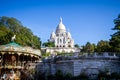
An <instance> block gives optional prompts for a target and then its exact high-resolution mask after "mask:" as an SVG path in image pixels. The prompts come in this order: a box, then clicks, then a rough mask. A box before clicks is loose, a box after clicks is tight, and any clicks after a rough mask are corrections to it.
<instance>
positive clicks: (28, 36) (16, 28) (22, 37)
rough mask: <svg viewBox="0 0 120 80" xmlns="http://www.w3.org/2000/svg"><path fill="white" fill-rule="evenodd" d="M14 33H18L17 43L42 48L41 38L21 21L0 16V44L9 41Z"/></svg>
mask: <svg viewBox="0 0 120 80" xmlns="http://www.w3.org/2000/svg"><path fill="white" fill-rule="evenodd" d="M14 34H15V35H16V40H15V42H16V43H18V44H20V45H22V46H31V47H33V48H40V45H41V41H40V38H39V37H37V36H35V35H34V34H33V33H32V31H31V30H30V29H28V28H27V27H24V26H23V25H22V24H21V22H20V21H18V20H17V19H15V18H9V17H5V16H3V17H0V45H3V44H7V43H9V42H10V41H11V37H12V36H13V35H14Z"/></svg>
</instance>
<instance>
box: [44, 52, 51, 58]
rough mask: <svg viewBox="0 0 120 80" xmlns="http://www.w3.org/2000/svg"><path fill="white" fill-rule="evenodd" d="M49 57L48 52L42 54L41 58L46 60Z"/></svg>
mask: <svg viewBox="0 0 120 80" xmlns="http://www.w3.org/2000/svg"><path fill="white" fill-rule="evenodd" d="M49 56H50V52H48V53H45V52H42V57H43V58H46V57H49Z"/></svg>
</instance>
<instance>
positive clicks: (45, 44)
mask: <svg viewBox="0 0 120 80" xmlns="http://www.w3.org/2000/svg"><path fill="white" fill-rule="evenodd" d="M42 46H44V47H55V44H54V42H44V43H43V44H42Z"/></svg>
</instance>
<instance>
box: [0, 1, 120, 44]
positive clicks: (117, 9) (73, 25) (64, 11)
mask: <svg viewBox="0 0 120 80" xmlns="http://www.w3.org/2000/svg"><path fill="white" fill-rule="evenodd" d="M118 14H120V0H0V16H8V17H14V18H17V19H18V20H20V21H21V22H22V24H23V25H24V26H26V27H28V28H30V29H31V30H32V32H33V33H34V34H35V35H37V36H39V37H40V38H41V40H42V42H45V41H47V40H48V39H49V37H50V34H51V32H52V31H53V30H55V29H56V27H57V25H58V24H59V18H60V17H62V19H63V24H64V25H65V26H66V29H67V30H68V29H69V31H70V33H71V35H72V37H73V39H74V41H75V43H77V44H79V45H84V44H86V42H88V41H89V42H91V43H97V42H98V41H100V40H109V39H110V38H111V37H110V35H111V34H113V33H114V31H112V30H111V29H112V28H113V27H114V23H113V19H115V18H117V16H118Z"/></svg>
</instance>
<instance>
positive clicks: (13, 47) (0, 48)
mask: <svg viewBox="0 0 120 80" xmlns="http://www.w3.org/2000/svg"><path fill="white" fill-rule="evenodd" d="M6 51H7V52H18V53H21V54H22V53H24V54H28V55H37V56H40V55H41V52H40V50H38V49H33V48H31V47H22V46H21V45H19V44H17V43H15V42H10V43H8V44H6V45H0V52H6Z"/></svg>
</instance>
